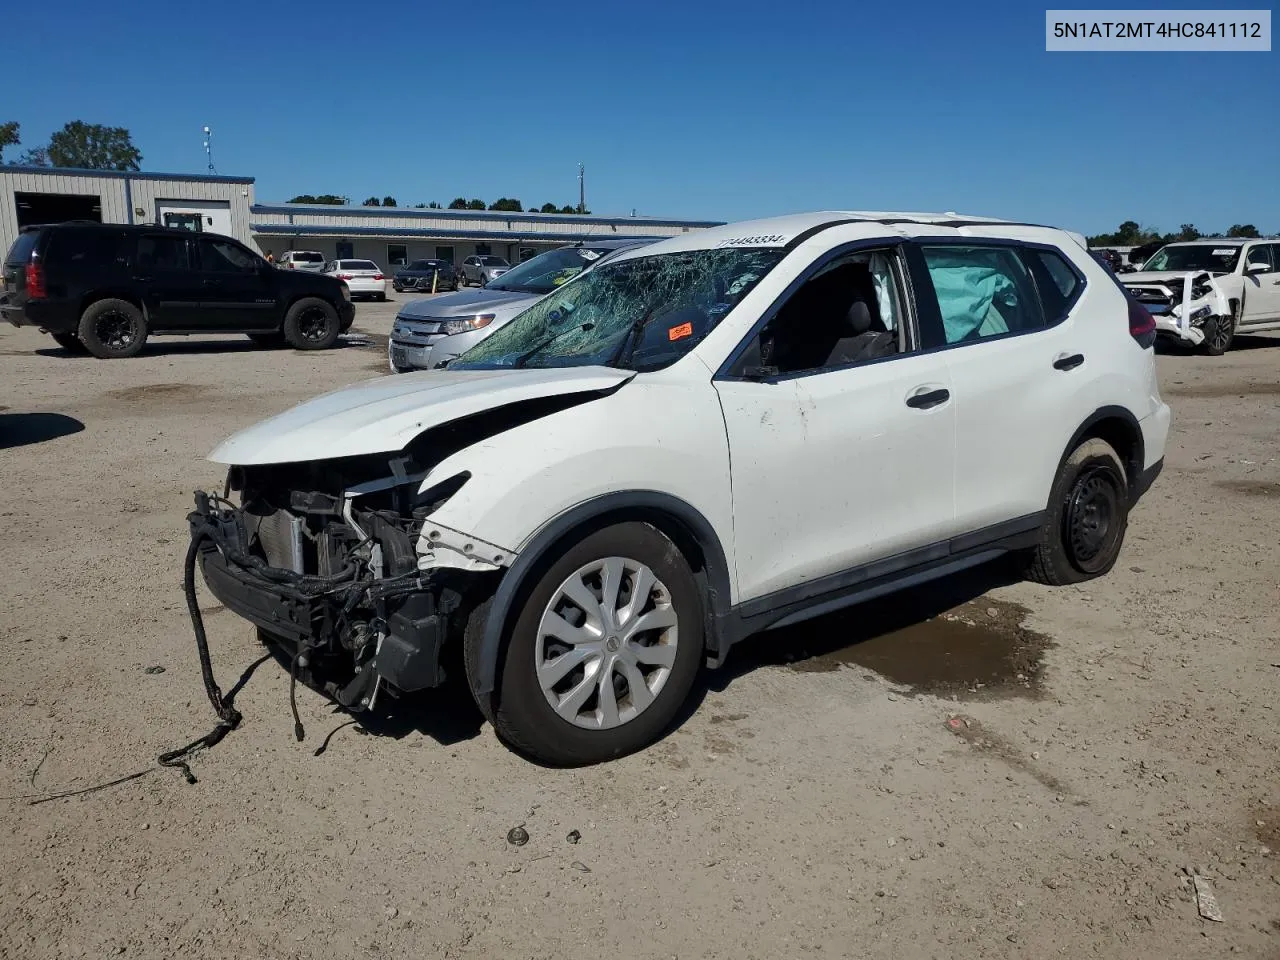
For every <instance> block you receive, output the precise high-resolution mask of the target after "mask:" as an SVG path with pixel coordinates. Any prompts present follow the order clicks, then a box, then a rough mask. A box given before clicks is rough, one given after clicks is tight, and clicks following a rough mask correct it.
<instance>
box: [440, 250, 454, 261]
mask: <svg viewBox="0 0 1280 960" xmlns="http://www.w3.org/2000/svg"><path fill="white" fill-rule="evenodd" d="M436 259H437V260H445V261H447V262H449V263H453V247H436Z"/></svg>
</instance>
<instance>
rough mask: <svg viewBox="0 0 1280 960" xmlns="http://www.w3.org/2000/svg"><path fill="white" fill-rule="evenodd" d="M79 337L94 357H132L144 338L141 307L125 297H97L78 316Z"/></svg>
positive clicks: (145, 325)
mask: <svg viewBox="0 0 1280 960" xmlns="http://www.w3.org/2000/svg"><path fill="white" fill-rule="evenodd" d="M78 334H79V340H80V342H81V343H82V344H83V345H84V348H85V349H86V350H88V351H89V352H90V353H91V354H93V355H94V356H95V357H98V358H100V359H102V360H119V359H122V358H125V357H136V356H137V355H138V354H139V353H140V352H141V351H142V347H143V344H145V343H146V342H147V322H146V320H145V319H143V316H142V311H141V310H139V309H138V308H137V307H135V306H134V305H133V304H132V303H129V302H128V301H127V300H99V301H98V302H97V303H94V304H90V305H89V308H88V309H87V310H85V312H84V314H83V315H82V316H81V317H80V327H79V331H78Z"/></svg>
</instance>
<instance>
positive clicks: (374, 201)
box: [363, 197, 381, 207]
mask: <svg viewBox="0 0 1280 960" xmlns="http://www.w3.org/2000/svg"><path fill="white" fill-rule="evenodd" d="M363 206H366V207H377V206H381V204H380V203H379V202H378V198H377V197H368V198H367V199H366V200H365V202H364V204H363Z"/></svg>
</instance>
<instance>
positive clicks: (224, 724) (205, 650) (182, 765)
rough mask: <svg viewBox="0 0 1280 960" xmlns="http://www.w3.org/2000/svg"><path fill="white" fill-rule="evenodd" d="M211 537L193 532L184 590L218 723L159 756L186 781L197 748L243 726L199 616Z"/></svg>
mask: <svg viewBox="0 0 1280 960" xmlns="http://www.w3.org/2000/svg"><path fill="white" fill-rule="evenodd" d="M206 539H209V530H208V528H207V527H200V528H197V529H196V531H195V532H194V533H193V534H192V535H191V543H190V544H189V545H188V546H187V558H186V561H185V563H184V564H183V568H182V590H183V593H185V594H186V597H187V613H189V614H190V615H191V628H192V629H193V630H194V631H195V635H196V651H197V652H198V653H199V655H200V675H201V677H202V678H203V679H204V692H205V693H206V694H208V696H209V703H210V704H212V705H213V712H214V713H216V714H217V715H218V725H217V726H215V727H214V728H213V729H212V730H210V731H209V732H208V733H206V734H205V735H204V736H203V737H200V738H198V739H196V740H192V741H191V742H190V743H188V744H187V745H186V746H183V747H179V748H178V749H176V750H169V751H168V752H166V753H162V754H160V756H159V757H157V758H156V760H157V762H158V763H159V764H160V766H162V767H175V768H177V769H178V770H181V771H182V776H183V777H184V778H185V779H186V781H187V783H196V782H197V780H196V775H195V774H194V773H192V772H191V767H190V766H189V765H188V763H187V758H188V757H190V756H191V754H193V753H195V752H196V751H197V750H207V749H209V748H210V747H213V746H216V745H217V744H218V743H220V742H221V740H222V738H223V737H225V736H226V735H227V734H228V733H230V732H231V731H232V730H234V729H235V728H236V727H238V726H239V725H240V719H241V717H240V711H239V710H237V709H236V708H235V707H233V706H232V705H231V703H230V702H229V701H228V700H227V699H226V698H225V697H223V695H222V691H221V690H220V689H218V682H217V681H216V680H215V679H214V677H213V663H212V662H211V661H210V659H209V638H208V637H207V636H206V634H205V632H204V618H203V617H202V616H200V601H199V599H198V598H197V597H196V557H197V556H199V553H200V546H201V544H202V543H204V541H205V540H206Z"/></svg>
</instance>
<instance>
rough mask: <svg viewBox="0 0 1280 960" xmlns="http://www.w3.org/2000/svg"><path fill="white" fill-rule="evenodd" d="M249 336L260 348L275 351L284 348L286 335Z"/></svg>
mask: <svg viewBox="0 0 1280 960" xmlns="http://www.w3.org/2000/svg"><path fill="white" fill-rule="evenodd" d="M247 336H248V337H249V339H250V340H252V341H253V342H254V343H256V344H257V345H258V346H260V347H266V348H268V349H273V348H276V347H283V346H284V334H282V333H250V334H247Z"/></svg>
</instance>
